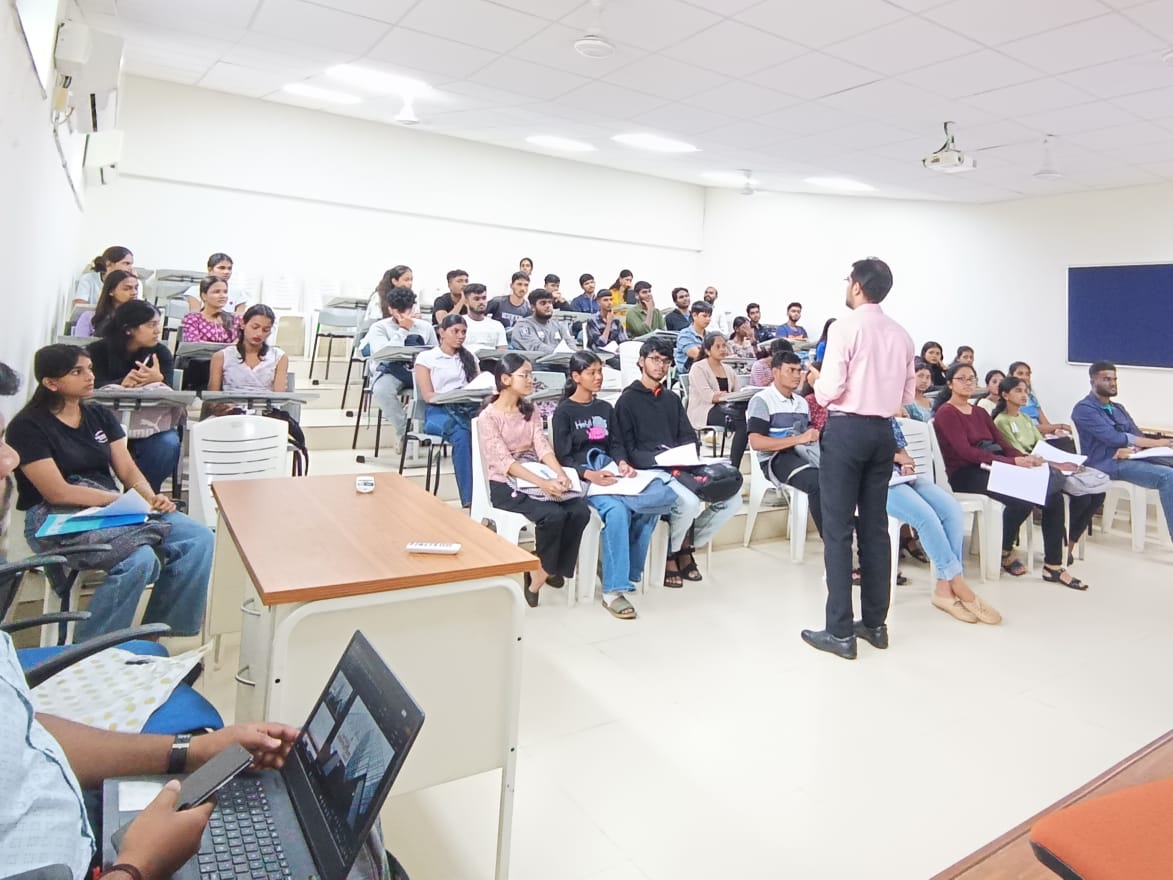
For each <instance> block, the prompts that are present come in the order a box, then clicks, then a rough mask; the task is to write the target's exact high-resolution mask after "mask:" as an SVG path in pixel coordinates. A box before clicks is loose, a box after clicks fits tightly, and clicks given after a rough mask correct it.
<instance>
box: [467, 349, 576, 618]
mask: <svg viewBox="0 0 1173 880" xmlns="http://www.w3.org/2000/svg"><path fill="white" fill-rule="evenodd" d="M494 375H495V377H496V380H497V393H496V394H494V395H493V396H492V397H491V398H490V399H489V400H488V401H487V402H486V403H485V407H484V408H483V409H482V410H481V413H480V415H478V416H477V433H478V435H479V436H478V438H477V439H478V441H479V444H480V453H481V458H482V459H483V461H484V466H485V473H486V474H487V475H488V478H489V500H490V501H491V502H492V503H493V506H494V507H499V508H501V509H502V510H509V511H513V512H514V513H520V514H521V515H522V516H524V517H525V518H526V519H528V520H529V521H530V522H532V523H534V524H535V528H534V544H535V552H536V553H537V556H538V561H539V563H540V566H541V567H540V568H539V569H538V571H537V572H536V573H535V574H534V575H533V576H532V577H531V576H530V573H529V572H526V573H525V575H524V579H525V589H524V590H523V592H524V593H525V601H526V602H527V603H528V604H529V606H530V607H531V608H533V607H536V606H537V604H538V592H539V591H540V590H541V589H542V587H543V586H545V585H547V584H548V585H549V586H551V587H561V586H562V585H563V584H564V583H565V582H566V578H568V577H574V569H575V566H576V565H577V564H578V548H579V544H580V543H581V541H582V533H583V530H584V529H586V527H587V523H589V522H590V520H591V509H590V507H589V506H588V505H587V503H586V501H585V500H584V499H582V498H579V497H577V496H575V497H573V498H568V499H563V498H562V496H563V494H564V493H565V492H566V491H567V490H568V489H569V488H570V486H571V483H570V479H569V477H567V476H566V472H565V471H564V470H563V469H562V465H561V464H560V463H559V461H558V458H557V457H556V456H555V455H554V450H553V449H552V448H551V447H550V441H549V440H547V439H546V432H545V431H544V430H543V429H542V419H541V417H540V416H538V415H537V414H536V413H535V410H534V405H533V404H532V403H531V402H530V401H529V400H527V399H526V398H527V397H528V395H529V394H530V393H531V392H532V391H533V387H534V370H533V367H532V366H531V365H530V363H529V361H527V360H526V359H525V358H523V357H522V356H521V355H519V354H514V353H512V352H510V353H509V354H507V355H505V356H504V357H503V358H501V363H499V364H498V365H497V369H496V371H495V373H494ZM523 461H531V462H533V461H540V462H542V463H543V464H545V465H547V466H549V467H550V468H552V469H553V471H554V473H555V474H557V475H558V476H557V478H556V479H553V480H543V479H536V478H535V476H536V475H535V474H534V473H533V472H532V471H530V470H528V469H527V468H526V467H525V466H524V464H522V462H523ZM510 477H514V478H517V477H520V478H522V479H525V480H529V481H530V482H532V483H536V484H537V487H538V489H539V490H540V491H541V493H542V494H543V496H544V497H543V498H542V500H538V499H537V498H535V497H532V496H530V495H527V494H526V493H525V492H523V491H522V490H520V489H517V488H514V487H512V486H511V485H510V484H509V482H508V480H509V478H510ZM589 575H590V576H593V575H594V572H590V573H589Z"/></svg>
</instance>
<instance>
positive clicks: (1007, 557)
mask: <svg viewBox="0 0 1173 880" xmlns="http://www.w3.org/2000/svg"><path fill="white" fill-rule="evenodd" d="M976 384H977V373H975V372H974V369H973V367H971V366H970V365H969V364H954V365H953V366H952V367H950V368H949V370H948V372H947V373H946V374H945V386H946V388H948V392H949V399H948V401H947V402H946V403H944V404H943V405H942V406H941V407H940V409H938V410H937V415H936V417H935V418H934V419H933V428H934V429H935V430H936V432H937V439H938V441H939V442H940V445H941V455H942V457H943V458H944V460H945V472H946V473H947V474H948V477H949V485H950V486H952V487H953V491H954V492H975V493H978V494H981V495H989V496H990V497H991V498H994V499H996V500H997V501H1000V502H1002V504H1003V505H1005V511H1004V513H1003V515H1002V570H1003V571H1005V572H1006V573H1007V574H1010V575H1013V576H1014V577H1022V575H1024V574H1026V566H1024V565H1023V564H1022V562H1021V560H1019V559H1016V558H1015V556H1014V544H1015V542H1016V541H1017V540H1018V530H1019V528H1021V526H1022V524H1023V523H1024V522H1026V520H1027V518H1028V517H1029V516H1030V515H1031V511H1032V510H1033V509H1034V507H1035V505H1033V504H1031V503H1030V502H1029V501H1023V500H1022V499H1021V498H1012V497H1010V496H1008V495H1001V494H998V493H995V492H990V491H989V490H988V488H987V483H988V482H989V479H990V472H989V471H988V470H986V469H985V468H983V467H982V465H983V464H990V463H992V462H995V461H1000V462H1002V463H1003V464H1012V465H1016V466H1017V467H1046V462H1045V461H1043V459H1041V458H1039V457H1038V456H1035V455H1022V454H1020V453H1019V452H1018V451H1017V450H1016V449H1015V448H1014V447H1013V446H1011V445H1010V444H1009V443H1007V442H1006V438H1005V437H1003V436H1002V433H1001V432H1000V431H999V430H998V429H997V428H996V427H994V420H993V419H991V418H990V414H989V413H988V412H986V411H985V410H984V409H982V408H981V407H978V406H973V405H972V404H970V402H969V398H970V397H971V396H972V395H973V390H974V386H975V385H976ZM1061 485H1062V481H1061V480H1060V479H1058V478H1057V477H1056V476H1055V474H1054V473H1052V478H1051V480H1050V483H1049V484H1048V487H1047V495H1046V501H1045V503H1044V504H1043V505H1042V510H1043V514H1042V519H1043V560H1044V567H1043V580H1045V581H1048V582H1050V583H1053V584H1062V585H1063V586H1065V587H1070V588H1071V589H1073V590H1086V589H1087V584H1085V583H1084V582H1083V581H1080V580H1079V579H1078V578H1074V577H1072V576H1071V575H1070V574H1069V573H1068V572H1067V570H1066V569H1065V568H1064V567H1063V540H1064V531H1065V530H1064V519H1065V516H1066V514H1065V512H1064V509H1063V495H1062V493H1061V492H1060V491H1059V489H1060V487H1061Z"/></svg>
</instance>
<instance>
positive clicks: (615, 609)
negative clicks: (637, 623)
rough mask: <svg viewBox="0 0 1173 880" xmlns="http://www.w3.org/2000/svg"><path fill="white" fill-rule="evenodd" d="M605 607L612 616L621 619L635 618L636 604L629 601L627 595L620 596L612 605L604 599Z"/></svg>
mask: <svg viewBox="0 0 1173 880" xmlns="http://www.w3.org/2000/svg"><path fill="white" fill-rule="evenodd" d="M603 607H604V608H606V609H607V611H609V612H610V613H611V616H612V617H618V618H619V619H620V620H635V617H636V614H635V606H634V605H632V604H631V603H630V602H628V601H627V597H626V596H620V597H619V598H618V599H616V600H615V601H614V602H612V603H611V604H610V605H608V604H607V602H606V601H604V602H603Z"/></svg>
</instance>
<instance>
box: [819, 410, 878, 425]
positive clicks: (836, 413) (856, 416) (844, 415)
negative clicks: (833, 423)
mask: <svg viewBox="0 0 1173 880" xmlns="http://www.w3.org/2000/svg"><path fill="white" fill-rule="evenodd" d="M827 417H828V418H832V419H834V418H853V419H883V420H884V421H885V422H886V421H888V418H889V417H888V416H865V415H861V414H860V413H849V412H840V411H839V410H834V411H832V412H829V413H827Z"/></svg>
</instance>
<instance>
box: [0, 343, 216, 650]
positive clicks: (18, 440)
mask: <svg viewBox="0 0 1173 880" xmlns="http://www.w3.org/2000/svg"><path fill="white" fill-rule="evenodd" d="M33 373H34V375H35V377H36V380H37V388H36V391H35V392H34V393H33V396H32V399H31V400H30V401H29V402H28V404H26V405H25V407H24V409H22V410H21V411H20V412H19V413H17V415H16V416H15V418H13V420H12V422H11V423H10V424H9V425H8V436H7V440H8V443H9V445H11V446H12V448H13V449H15V450H16V452H17V453H18V454H19V455H20V459H21V463H20V468H19V469H18V470H17V473H16V485H17V502H16V506H17V509H18V510H30V509H32V508H34V507H36V506H37V505H38V504H41V503H42V502H43V503H45V504H47V505H50V506H51V507H52V508H55V509H56V508H66V509H71V508H72V509H79V508H84V507H101V506H105V505H107V504H109V503H110V502H112V501H114V500H116V499H117V498H119V497H120V495H121V494H122V493H121V492H120V491H119V489H118V488H117V487H118V482H120V483H121V484H122V486H123V487H128V488H129V489H130V490H131V491H135V492H138V493H139V494H140V495H142V496H143V498H145V499H146V500H147V502H148V503H149V504H150V506H151V509H152V511H155V512H156V513H158V514H161V515H162V519H163V521H164V522H165V523H167V525H168V526H169V527H170V531H169V533H168V535H167V537H166V538H164V540H163V542H162V544H160V545H159V546H158V547H157V548H156V547H152V546H150V545H147V544H143V545H141V546H137V547H135V548H134V549H133V550H132V551H131V552H130V555H129V556H127V557H125V558H124V559H123V560H122V561H120V562H118V563H117V564H116V565H112V566H111V567H110V569H109V571H108V572H107V573H106V578H105V580H104V581H103V582H102V584H101V585H100V586H99V587H98V589H97V592H95V593H94V596H93V598H92V599H91V600H90V605H89V609H88V610H89V612H90V618H89V619H88V620H85V621H81V622H80V623H78V624H77V633H76V637H77V640H78V641H83V640H84V639H87V638H92V637H93V636H96V635H99V634H101V633H104V632H110V631H112V630H116V629H120V628H122V627H127V626H130V625H131V624H132V623H133V620H134V614H135V611H136V608H137V605H138V600H139V597H140V596H141V595H142V592H143V590H144V589H145V588H146V586H147V585H148V584H154V589H153V590H152V591H151V598H150V601H149V602H148V603H147V609H146V613H145V614H144V615H143V622H144V623H156V622H162V623H166V624H168V625H170V626H171V629H172V635H195V634H196V633H198V632H199V629H200V622H201V621H202V619H203V613H204V605H205V602H206V599H207V590H208V578H209V576H210V574H211V560H212V533H211V531H210V530H209V529H207V528H206V527H205V526H202V525H200V524H198V523H197V522H195V521H194V520H192V519H190V518H188V517H186V516H184V515H183V514H181V513H177V512H176V511H175V504H174V502H172V500H171V499H170V498H168V497H167V496H166V495H161V494H159V493H158V492H156V491H155V489H154V488H152V486H151V485H150V483H149V481H148V480H147V478H146V477H145V476H143V473H142V471H141V470H139V468H138V466H137V465H136V464H135V462H134V459H133V458H132V457H131V455H130V450H129V449H128V448H127V444H126V437H125V434H124V433H123V430H122V426H121V424H119V422H118V418H117V416H116V415H115V414H114V413H113V412H112V411H111V410H109V409H107V408H106V407H103V406H100V405H98V404H94V403H86V402H85V399H86V398H87V397H89V396H90V395H91V394H92V393H93V391H94V373H93V368H92V364H91V360H90V356H89V355H88V354H87V353H86V352H85V351H84V350H83V349H80V348H77V347H76V346H72V345H49V346H46V347H45V348H42V349H41V350H40V351H38V352H37V354H36V357H35V359H34V363H33ZM115 477H117V480H118V482H116V481H115ZM79 480H85V481H86V482H87V483H89V484H92V485H81V484H79V482H77V481H79ZM38 519H42V517H35V516H29V517H26V520H25V522H26V526H25V538H26V539H27V541H28V543H29V546H30V547H32V548H33V549H34V550H36V551H38V552H46V551H51V550H52V544H51V543H49V544H42V543H41V541H39V540H38V539H37V537H36V529H35V525H34V524H35V522H37V521H38Z"/></svg>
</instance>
